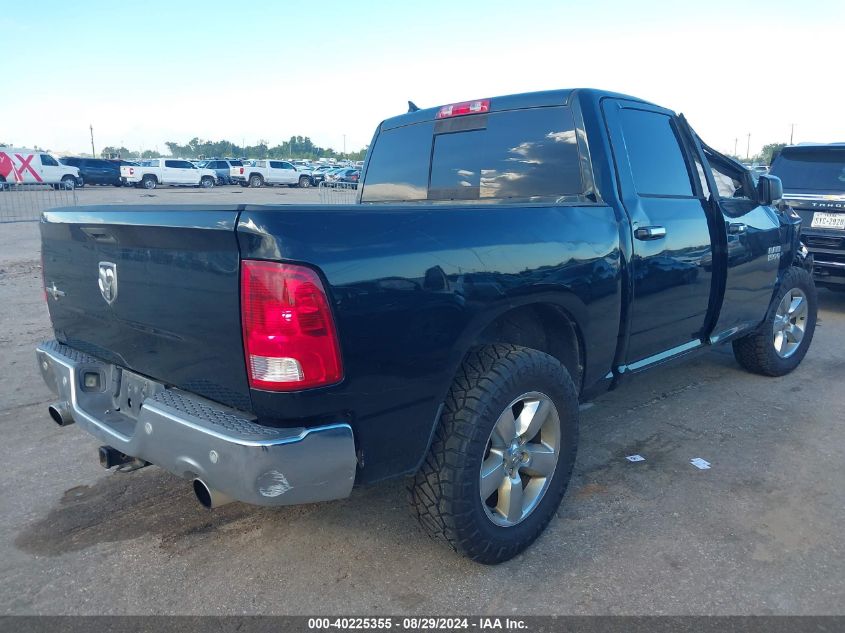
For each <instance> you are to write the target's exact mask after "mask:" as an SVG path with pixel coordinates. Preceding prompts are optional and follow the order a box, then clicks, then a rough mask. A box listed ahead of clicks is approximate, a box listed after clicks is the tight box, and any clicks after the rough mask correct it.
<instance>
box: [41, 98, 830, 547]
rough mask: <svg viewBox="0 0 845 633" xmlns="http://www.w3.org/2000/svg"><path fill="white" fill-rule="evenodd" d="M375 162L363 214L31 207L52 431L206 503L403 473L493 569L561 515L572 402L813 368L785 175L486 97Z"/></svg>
mask: <svg viewBox="0 0 845 633" xmlns="http://www.w3.org/2000/svg"><path fill="white" fill-rule="evenodd" d="M370 152H371V155H370V158H369V162H368V167H367V170H366V172H365V174H364V180H363V182H362V183H361V185H360V187H359V202H358V204H354V205H347V206H336V207H332V208H325V207H319V206H317V207H315V206H313V205H295V204H290V205H279V206H272V205H270V206H249V207H244V206H239V205H234V204H232V205H218V206H209V207H203V208H197V207H194V206H186V207H179V206H168V207H167V208H166V209H167V212H166V213H163V214H162V213H159V214H151V213H149V212H148V210H143V209H142V210H135V209H133V208H132V207H127V206H122V205H121V206H115V207H111V208H107V207H96V208H91V209H88V210H86V212H85V213H84V214H81V213H79V211H78V210H77V209H69V210H52V211H47V212H45V213H44V214H43V216H42V221H41V223H40V230H41V240H42V253H43V260H44V266H43V274H44V287H45V289H46V290H47V296H48V306H49V312H50V318H51V320H52V324H53V328H54V331H55V336H56V339H55V340H52V341H48V342H45V343H43V344H41V345H39V346H38V349H37V352H36V353H37V360H38V366H39V368H40V371H41V373H42V376H43V378H44V380H45V381H46V383H47V384H48V385H49V386H50V388H51V389H52V390H53V391H55V392H56V393H57V394H58V395H57V401H56V402H55V404H53V405H52V406H51V407H50V410H49V413H50V416H51V417H52V419H53V420H54V421H55V422H57V423H58V424H60V425H62V426H64V425H67V424H69V423H71V422H76V423H77V424H78V425H79V426H81V427H82V428H83V429H84V430H86V431H88V432H89V433H91V434H93V435H94V436H95V437H96V438H98V439H99V440H100V441H101V442H102V443H103V444H104V446H103V447H102V448H101V449H100V455H101V463H102V464H103V465H104V466H107V467H112V466H117V465H126V464H129V465H131V467H134V468H137V467H141V466H146V465H148V464H150V463H152V464H155V465H157V466H159V467H161V468H164V469H166V470H168V471H170V472H172V473H174V474H176V475H178V476H180V477H186V478H188V479H189V480H193V488H194V491H195V493H196V495H197V498H198V499H199V501H200V502H201V503H202V504H203V505H205V506H207V507H214V506H217V505H220V504H223V503H228V502H230V501H232V500H233V499H234V500H239V501H243V502H247V503H253V504H258V505H267V506H279V505H289V504H295V503H310V502H315V501H326V500H329V499H337V498H342V497H346V496H348V495H349V494H350V492H351V490H352V488H353V485H355V484H370V483H374V482H378V481H381V480H384V479H386V478H389V477H399V476H411V477H412V480H411V481H412V483H411V500H412V501H411V502H412V507H413V509H414V512H415V513H416V515H417V517H418V518H419V520H420V522H421V523H422V525H423V526H424V528H425V529H426V530H427V531H428V532H429V533H430V534H432V535H433V536H435V537H437V538H442V539H443V540H444V542H445V543H447V544H448V545H449V546H451V547H452V548H453V549H455V550H456V551H458V552H460V553H461V554H464V555H466V556H468V557H470V558H472V559H474V560H477V561H480V562H483V563H497V562H501V561H503V560H507V559H509V558H511V557H513V556H515V555H516V554H518V553H519V552H521V551H522V550H524V549H525V548H526V547H527V546H528V545H529V544H531V542H532V541H534V539H536V538H537V536H538V535H539V534H540V533H541V532H542V531H543V529H544V528H545V526H546V525H547V524H548V523H549V521H550V520H551V519H552V518H553V517H554V515H555V513H556V511H557V508H558V505H559V504H560V502H561V499H562V498H563V495H564V491H565V489H566V486H567V483H568V481H569V478H570V475H571V473H572V469H573V465H574V462H575V454H576V448H577V443H578V418H579V404H580V403H582V402H585V401H587V400H589V399H591V398H593V397H595V396H596V395H598V394H600V393H602V392H603V391H605V390H607V389H610V388H615V387H618V386H620V385H621V384H622V383H624V382H626V381H627V380H628V379H629V378H630V377H631V376H633V375H635V374H637V373H639V372H641V371H644V370H646V369H649V368H653V367H658V366H661V365H663V364H665V363H667V362H669V361H671V360H677V359H681V358H683V357H689V356H692V355H693V354H695V353H698V352H703V351H707V350H710V349H712V348H714V347H715V346H717V345H725V344H731V345H732V346H733V351H734V355H735V357H736V359H737V361H738V362H739V364H740V365H742V366H743V367H744V368H746V369H747V370H750V371H752V372H755V373H759V374H763V375H767V376H783V375H785V374H788V373H789V372H790V371H792V370H793V369H795V368H796V367H797V366H798V364H799V363H800V362H801V360H802V359H803V358H804V356H805V354H806V353H807V350H808V348H809V345H810V342H811V340H812V338H813V332H814V328H815V325H816V314H817V304H816V290H815V286H814V284H813V279H812V276H811V273H810V270H809V269H810V260H809V259H808V258H807V253H806V250H805V249H804V248H803V247H802V245H801V243H800V241H799V229H800V222H799V219H798V218H797V216H795V215H794V214H793V213H791V212H790V211H789V209H788V208H787V207H785V206H783V205H781V206H778V205H777V204H776V202H777V200H778V199H779V198H780V197H781V195H782V192H781V183H780V180H778V179H777V178H776V177H772V176H761V177H760V180H759V184H758V186H757V187H754V186H753V184H752V182H751V177H750V174H749V172H748V171H747V170H745V169H744V168H743V167H742V166H741V165H739V164H738V163H736V162H735V161H733V160H731V159H729V158H727V157H725V156H722V155H721V154H719V153H718V152H715V151H714V150H712V149H710V148H709V147H707V146H706V145H704V144H702V143H701V142H700V139H699V138H698V137H697V135H696V134H695V133H694V132H693V130H692V128H691V127H690V126H689V125H688V123H687V121H686V119H685V118H684V117H683V116H678V115H676V114H675V113H674V112H672V111H670V110H667V109H665V108H662V107H659V106H657V105H654V104H651V103H648V102H646V101H642V100H640V99H637V98H634V97H628V96H624V95H620V94H615V93H608V92H605V91H596V90H559V91H547V92H540V93H533V94H523V95H511V96H506V97H497V98H492V99H481V100H476V101H471V102H465V103H456V104H450V105H446V106H442V107H439V108H431V109H426V110H419V111H416V112H412V113H407V114H402V115H400V116H397V117H394V118H390V119H387V120H385V121H383V122H382V123H381V124H380V125H379V126H378V128H377V130H376V134H375V136H374V137H373V145H372V147H371V149H370ZM696 165H700V166H701V168H702V169H701V172H700V174H699V172H698V171H697V169H696V167H695V166H696ZM715 171H719V172H722V173H726V174H728V175H729V176H730V177H731V179H732V180H735V181H737V182H738V183H739V186H738V187H736V188H734V189H733V194H732V195H731V197H724V196H722V195H720V193H719V191H718V189H717V186H716V182H715V180H714V178H713V173H714V172H715ZM711 192H712V195H711ZM90 229H96V232H95V234H96V239H87V238H86V239H80V237H79V236H81V235H85V234H87V233H88V232H89V230H90ZM731 235H739V236H742V237H743V239H741V240H739V241H738V242H736V246H735V247H734V248H735V249H742V250H743V251H744V253H745V254H744V256H742V257H735V258H734V259H733V260H730V259H729V258H728V254H727V252H726V250H725V248H724V247H723V245H724V244H725V242H726V241H727V239H728V237H729V236H731ZM97 279H99V293H98V292H97V291H96V290H94V291H93V292H92V288H96V283H95V282H94V280H97ZM772 388H777V389H786V388H788V384H787V383H783V382H779V383H777V384H774V383H773V387H772ZM747 406H748V407H755V408H757V407H759V406H760V405H759V403H757V402H750V401H749V402H748V405H747ZM734 413H735V414H736V415H738V416H741V415H743V412H742V411H741V410H738V411H735V412H734ZM656 415H659V412H658V413H656ZM68 485H70V482H69V483H68Z"/></svg>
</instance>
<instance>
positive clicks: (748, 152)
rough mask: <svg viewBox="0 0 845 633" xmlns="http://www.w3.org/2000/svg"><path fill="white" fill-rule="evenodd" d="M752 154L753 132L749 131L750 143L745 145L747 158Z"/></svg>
mask: <svg viewBox="0 0 845 633" xmlns="http://www.w3.org/2000/svg"><path fill="white" fill-rule="evenodd" d="M749 156H751V132H749V133H748V145H746V146H745V160H748V157H749Z"/></svg>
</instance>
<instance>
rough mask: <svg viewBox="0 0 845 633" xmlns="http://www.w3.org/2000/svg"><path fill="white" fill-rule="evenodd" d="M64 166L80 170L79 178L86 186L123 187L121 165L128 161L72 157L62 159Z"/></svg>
mask: <svg viewBox="0 0 845 633" xmlns="http://www.w3.org/2000/svg"><path fill="white" fill-rule="evenodd" d="M60 162H61V163H62V164H63V165H71V166H72V167H76V168H78V169H79V176H80V178H81V179H82V181H83V182H84V183H85V184H86V185H114V186H115V187H120V186H122V183H121V182H120V165H121V164H122V163H123V164H128V163H126V161H112V160H105V159H103V158H77V157H75V156H70V157H67V158H62V159H61V161H60Z"/></svg>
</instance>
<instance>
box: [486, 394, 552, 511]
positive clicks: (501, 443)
mask: <svg viewBox="0 0 845 633" xmlns="http://www.w3.org/2000/svg"><path fill="white" fill-rule="evenodd" d="M560 443H561V440H560V416H559V414H558V411H557V407H555V405H554V403H553V402H552V400H551V398H549V397H548V396H547V395H545V394H542V393H539V392H537V391H531V392H529V393H525V394H522V395H521V396H519V397H518V398H516V399H515V400H513V402H511V403H510V404H509V405H508V406H507V408H506V409H505V410H504V411H503V412H502V414H501V415H500V416H499V418H498V419H497V420H496V424H495V426H494V427H493V430H492V432H491V433H490V437H489V439H488V440H487V446H486V447H485V451H484V459H483V460H482V463H481V473H480V475H479V494H480V497H481V503H482V506H483V507H484V511H485V512H486V513H487V517H488V518H489V519H490V520H491V521H492V522H493V523H495V524H496V525H500V526H503V527H510V526H513V525H516V524H517V523H520V522H521V521H523V520H524V519H525V518H526V517H528V515H530V514H531V513H532V512H533V511H534V510H535V509H536V508H537V506H538V505H539V504H540V501H541V500H542V499H543V496H544V495H545V494H546V491H547V490H548V488H549V484H550V483H551V480H552V477H553V476H554V472H555V468H556V467H557V463H558V458H559V457H560V449H561V447H560Z"/></svg>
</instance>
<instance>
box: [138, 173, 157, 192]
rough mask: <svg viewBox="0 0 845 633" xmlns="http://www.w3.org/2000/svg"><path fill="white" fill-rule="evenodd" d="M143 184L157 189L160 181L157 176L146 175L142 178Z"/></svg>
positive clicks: (145, 187)
mask: <svg viewBox="0 0 845 633" xmlns="http://www.w3.org/2000/svg"><path fill="white" fill-rule="evenodd" d="M141 186H142V187H143V188H144V189H155V188H156V187H157V186H158V181H157V180H156V177H155V176H150V175H147V176H144V177H143V178H141Z"/></svg>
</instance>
